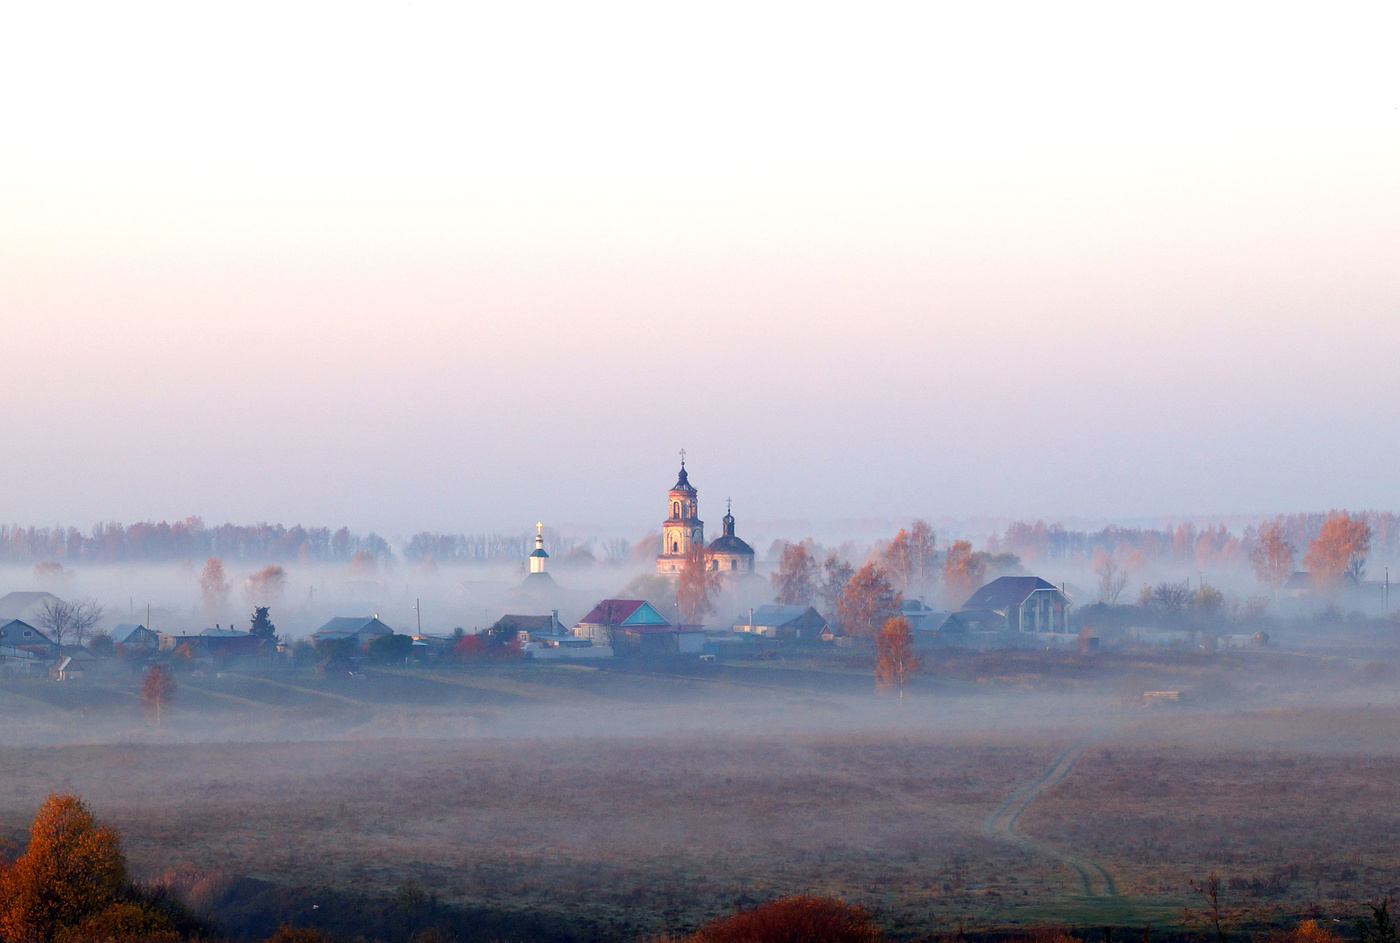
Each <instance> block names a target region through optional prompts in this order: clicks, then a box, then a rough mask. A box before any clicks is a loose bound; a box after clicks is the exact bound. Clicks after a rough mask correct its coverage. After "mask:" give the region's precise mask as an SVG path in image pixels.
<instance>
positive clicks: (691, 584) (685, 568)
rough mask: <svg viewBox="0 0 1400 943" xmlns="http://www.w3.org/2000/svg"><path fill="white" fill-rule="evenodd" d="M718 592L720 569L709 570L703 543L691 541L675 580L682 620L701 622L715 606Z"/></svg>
mask: <svg viewBox="0 0 1400 943" xmlns="http://www.w3.org/2000/svg"><path fill="white" fill-rule="evenodd" d="M719 591H720V577H719V571H718V570H711V569H710V567H709V562H708V561H707V560H706V559H705V546H704V544H700V543H692V544H691V545H690V550H689V551H687V552H686V555H685V562H684V563H682V564H681V570H680V574H679V577H678V578H677V580H676V605H677V606H678V607H679V608H680V616H681V621H682V622H684V623H687V624H691V625H694V624H698V623H699V622H700V620H701V619H703V618H705V614H706V613H708V612H710V611H711V610H713V609H714V608H715V597H717V596H718V595H719Z"/></svg>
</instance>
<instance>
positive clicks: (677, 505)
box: [671, 501, 681, 517]
mask: <svg viewBox="0 0 1400 943" xmlns="http://www.w3.org/2000/svg"><path fill="white" fill-rule="evenodd" d="M671 513H672V514H673V515H675V516H676V517H680V516H681V503H680V502H679V501H677V502H676V503H675V504H673V505H671Z"/></svg>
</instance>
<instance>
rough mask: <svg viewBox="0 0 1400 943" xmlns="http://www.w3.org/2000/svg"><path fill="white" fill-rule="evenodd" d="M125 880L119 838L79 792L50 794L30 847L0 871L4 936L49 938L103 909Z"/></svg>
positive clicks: (20, 942)
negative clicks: (100, 819)
mask: <svg viewBox="0 0 1400 943" xmlns="http://www.w3.org/2000/svg"><path fill="white" fill-rule="evenodd" d="M125 885H126V858H125V856H124V855H123V854H122V849H121V837H120V836H119V835H117V833H116V831H115V830H113V829H112V828H110V827H109V826H106V825H99V824H98V823H97V822H96V821H94V820H93V817H92V812H91V811H89V810H88V807H87V806H86V805H84V804H83V802H82V800H80V799H79V798H78V797H77V796H69V795H56V794H55V795H50V796H49V797H48V798H47V799H45V800H44V804H43V805H42V806H41V807H40V808H39V813H38V815H36V816H35V817H34V824H33V826H32V827H31V828H30V832H29V846H28V848H27V849H26V850H25V852H24V854H23V855H21V856H20V858H19V860H18V861H16V862H15V863H14V864H13V865H11V866H10V867H9V868H7V869H6V870H5V872H4V874H3V875H2V876H0V939H4V940H5V941H6V943H30V941H33V940H46V939H50V938H52V936H53V935H54V932H55V931H56V930H64V929H70V928H73V927H76V926H77V925H78V924H80V923H82V922H83V921H84V920H86V919H88V918H91V917H93V916H95V915H96V914H98V913H101V912H102V911H103V910H104V909H106V908H107V907H108V906H109V905H110V904H112V903H114V902H115V901H116V900H117V898H118V896H119V895H120V893H121V891H122V888H123V887H125Z"/></svg>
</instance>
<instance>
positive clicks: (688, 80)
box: [0, 2, 1400, 533]
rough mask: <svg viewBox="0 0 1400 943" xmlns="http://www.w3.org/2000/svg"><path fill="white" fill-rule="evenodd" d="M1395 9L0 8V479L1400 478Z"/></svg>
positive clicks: (1248, 506) (512, 518)
mask: <svg viewBox="0 0 1400 943" xmlns="http://www.w3.org/2000/svg"><path fill="white" fill-rule="evenodd" d="M1397 35H1400V8H1398V7H1396V5H1395V4H1393V3H1374V4H1354V5H1339V4H1328V5H1325V6H1324V5H1320V4H1319V5H1315V6H1314V7H1313V8H1312V9H1311V10H1305V9H1303V8H1301V7H1292V6H1289V5H1278V4H1263V3H1259V4H1237V5H1228V4H1220V3H1209V4H1205V3H1202V4H1179V3H1177V4H1169V5H1168V4H1163V5H1159V6H1155V7H1149V6H1145V5H1130V4H1121V3H1114V4H1102V5H1083V4H1027V5H1024V6H1022V5H1010V4H1001V5H985V4H966V3H958V4H952V3H950V4H942V5H938V4H908V5H872V4H850V5H847V6H844V7H840V6H832V5H814V4H810V3H803V4H798V3H792V4H754V3H747V2H746V3H736V4H706V5H703V6H691V7H686V8H682V7H680V6H674V5H672V6H667V5H660V4H641V3H639V4H635V5H619V4H606V3H600V4H568V5H565V4H559V5H552V4H536V5H530V4H500V3H494V4H480V5H475V6H466V5H461V4H444V5H435V4H412V5H407V4H384V5H380V6H368V5H356V4H351V5H347V4H288V3H275V4H256V3H254V4H248V3H240V4H236V5H234V4H229V5H207V4H198V5H197V4H169V5H150V4H139V3H136V4H91V5H71V4H62V3H52V4H11V5H8V6H6V7H4V8H3V12H0V104H2V105H3V108H0V324H3V328H4V330H3V334H0V342H2V343H3V350H4V355H5V362H6V365H7V368H8V369H7V371H6V379H5V384H4V391H5V392H4V393H3V395H0V432H3V439H4V443H5V444H4V447H3V448H0V518H2V519H4V520H7V521H15V522H19V523H25V524H28V523H36V524H48V523H54V522H62V523H64V524H75V525H77V526H80V527H84V528H86V527H87V526H89V525H91V524H92V523H93V522H94V521H97V520H106V519H116V520H122V521H125V522H128V523H129V522H132V521H135V520H140V519H147V518H156V519H160V518H168V519H175V518H183V517H185V516H187V515H190V514H198V515H201V516H203V517H204V518H205V520H206V521H208V522H211V523H214V522H222V521H225V520H233V521H239V522H245V521H255V520H270V521H282V522H284V523H288V524H290V523H293V522H303V523H306V524H331V525H337V524H340V523H348V524H350V525H351V526H353V527H357V528H360V529H365V530H368V529H371V528H373V529H378V530H380V531H387V532H402V533H408V532H412V531H416V530H420V529H432V530H444V531H468V532H472V531H480V530H494V529H497V528H507V529H521V528H523V527H525V526H527V525H529V524H531V523H533V522H534V521H535V520H540V519H543V520H545V521H559V522H590V523H607V522H615V523H616V524H618V525H619V526H621V527H630V526H638V525H646V524H648V523H652V522H654V521H659V519H660V517H661V516H662V515H663V514H664V511H665V500H664V490H665V488H666V487H667V486H669V484H670V483H671V480H672V476H673V475H674V472H675V466H676V452H677V450H678V449H679V448H681V447H682V446H684V447H685V448H686V449H687V451H688V453H689V455H690V458H691V461H690V465H691V469H692V473H693V475H694V478H695V480H696V483H697V485H699V487H700V488H701V489H702V495H701V500H702V513H703V514H704V516H705V517H706V518H707V519H709V520H712V521H713V522H715V525H716V526H717V525H718V519H719V517H720V516H721V514H722V511H721V510H719V508H721V507H722V501H723V498H724V497H726V496H731V495H732V496H733V498H734V500H735V513H736V514H737V515H739V516H740V518H741V521H742V520H743V518H744V517H745V516H747V517H748V518H751V519H773V518H796V519H801V518H809V519H832V518H846V517H864V516H890V517H911V516H915V515H927V516H932V515H953V516H961V515H965V516H969V517H970V516H982V515H990V516H1001V515H1008V516H1017V517H1021V516H1028V517H1046V518H1054V517H1060V516H1076V517H1084V516H1091V517H1123V518H1126V517H1142V516H1148V515H1158V514H1174V513H1184V514H1192V513H1197V514H1209V513H1228V512H1242V513H1249V512H1261V513H1262V512H1275V511H1286V510H1301V509H1326V508H1330V507H1337V506H1345V507H1352V508H1361V507H1376V508H1389V509H1395V508H1400V494H1397V481H1400V476H1398V475H1397V464H1398V463H1400V406H1398V405H1397V403H1398V401H1400V396H1397V394H1400V379H1398V378H1397V377H1400V55H1397V53H1396V50H1395V37H1396V36H1397Z"/></svg>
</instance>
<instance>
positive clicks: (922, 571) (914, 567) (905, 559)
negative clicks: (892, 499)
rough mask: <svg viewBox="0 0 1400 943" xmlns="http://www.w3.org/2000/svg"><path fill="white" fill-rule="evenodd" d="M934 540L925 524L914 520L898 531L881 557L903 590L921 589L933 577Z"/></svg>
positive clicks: (883, 564) (930, 529)
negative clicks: (907, 526) (906, 527)
mask: <svg viewBox="0 0 1400 943" xmlns="http://www.w3.org/2000/svg"><path fill="white" fill-rule="evenodd" d="M935 544H936V537H935V535H934V531H933V528H932V527H931V526H930V525H929V523H928V521H915V522H914V523H913V524H911V525H909V529H908V530H905V529H904V528H902V527H901V528H900V529H899V533H897V534H895V535H894V539H893V540H891V541H890V542H889V543H888V544H887V545H886V546H885V549H884V550H883V551H882V552H881V554H880V562H881V565H882V566H883V567H884V569H885V572H887V573H889V574H890V576H891V578H892V579H893V581H894V582H895V584H896V585H897V586H899V587H901V589H903V590H916V589H922V588H923V587H925V586H927V585H928V584H929V582H930V580H931V578H932V577H933V572H934V571H933V563H934V560H933V556H934V547H935Z"/></svg>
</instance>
